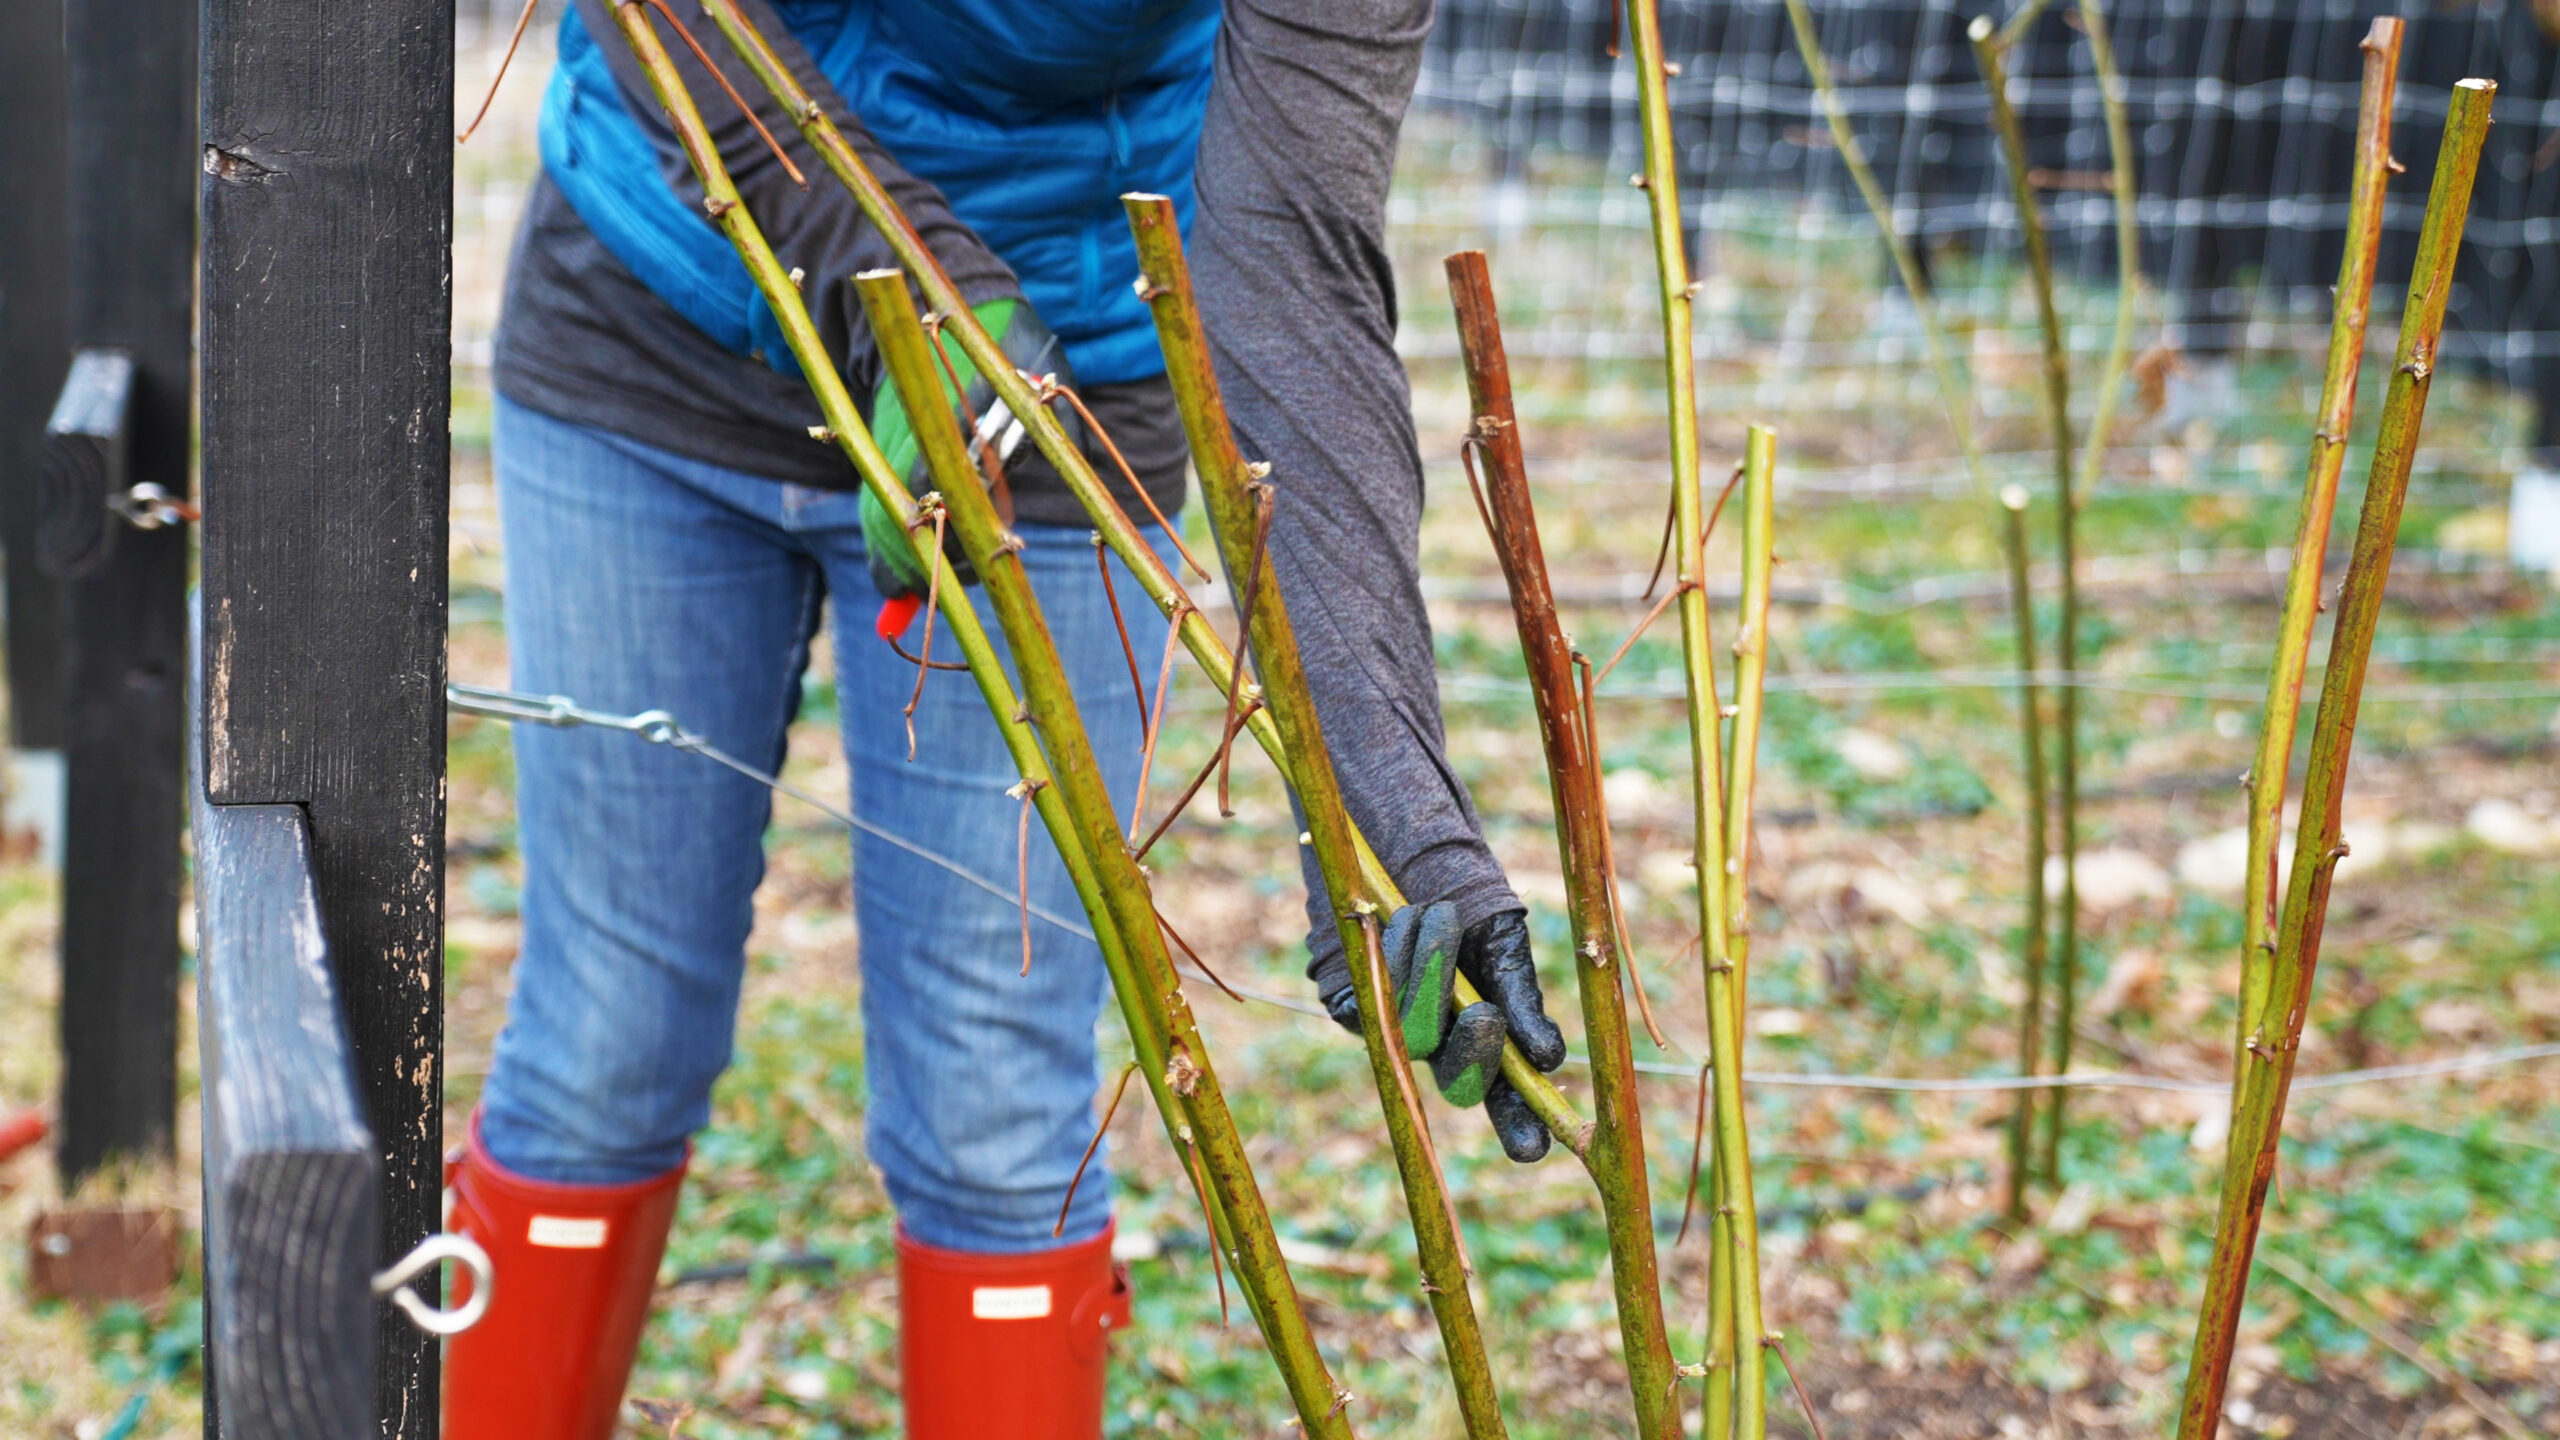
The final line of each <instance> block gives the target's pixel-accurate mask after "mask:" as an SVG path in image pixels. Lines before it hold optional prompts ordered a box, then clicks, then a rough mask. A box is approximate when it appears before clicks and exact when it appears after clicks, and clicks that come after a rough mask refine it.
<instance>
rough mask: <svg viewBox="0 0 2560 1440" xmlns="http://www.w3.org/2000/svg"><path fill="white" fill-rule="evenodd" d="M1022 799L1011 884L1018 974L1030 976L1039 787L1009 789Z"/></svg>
mask: <svg viewBox="0 0 2560 1440" xmlns="http://www.w3.org/2000/svg"><path fill="white" fill-rule="evenodd" d="M1013 788H1014V789H1015V790H1017V791H1019V792H1020V793H1021V796H1022V820H1021V823H1020V824H1019V825H1017V826H1016V827H1015V829H1014V837H1013V844H1014V884H1015V885H1017V886H1018V887H1020V888H1019V890H1018V891H1017V893H1018V894H1019V895H1020V896H1021V897H1022V973H1023V975H1024V976H1025V977H1026V978H1027V977H1029V975H1030V974H1031V810H1032V807H1033V806H1034V805H1035V804H1036V803H1037V802H1038V800H1039V795H1040V787H1039V786H1037V785H1035V784H1033V783H1031V782H1030V781H1028V780H1025V781H1023V782H1022V783H1021V784H1019V785H1016V786H1015V787H1013Z"/></svg>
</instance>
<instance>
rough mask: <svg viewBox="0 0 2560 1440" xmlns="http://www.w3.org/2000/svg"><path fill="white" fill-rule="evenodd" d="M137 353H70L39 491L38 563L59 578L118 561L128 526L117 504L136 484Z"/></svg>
mask: <svg viewBox="0 0 2560 1440" xmlns="http://www.w3.org/2000/svg"><path fill="white" fill-rule="evenodd" d="M132 438H133V357H132V356H131V355H129V354H126V353H125V352H124V351H122V350H106V349H93V350H83V351H81V352H79V353H78V354H76V355H74V356H72V357H71V369H70V372H69V373H68V374H66V375H65V376H64V377H63V381H62V393H61V394H60V395H59V396H57V397H55V399H54V402H53V418H52V419H50V420H48V421H46V422H45V427H44V464H43V466H42V469H41V471H40V473H39V475H38V476H37V481H36V488H37V490H38V492H39V494H40V496H41V503H40V505H39V508H38V510H37V514H36V530H35V548H34V552H33V556H34V560H35V565H36V568H37V569H38V570H40V571H42V572H43V573H44V574H46V575H48V576H51V577H52V578H54V579H56V580H78V579H81V578H83V577H85V576H88V575H92V574H95V573H96V572H97V571H98V570H99V569H100V568H101V567H102V566H104V565H105V564H106V563H107V562H108V561H110V560H112V559H114V558H115V553H116V540H117V538H118V537H119V535H120V534H121V533H122V532H123V531H124V530H126V529H127V528H129V527H127V526H126V525H125V523H124V522H123V521H122V520H121V519H118V518H117V516H116V512H115V511H114V509H112V508H111V503H112V501H113V500H114V498H115V497H116V496H118V495H120V494H122V493H123V492H124V491H125V490H126V489H127V488H129V487H130V486H131V485H132V483H133V482H132V481H131V480H130V479H128V478H127V475H128V473H129V472H130V471H131V469H132V466H133V457H132V455H131V453H130V452H131V441H132Z"/></svg>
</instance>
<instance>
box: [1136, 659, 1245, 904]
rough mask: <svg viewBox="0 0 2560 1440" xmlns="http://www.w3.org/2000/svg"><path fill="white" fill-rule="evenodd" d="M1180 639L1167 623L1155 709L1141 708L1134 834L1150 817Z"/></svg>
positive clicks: (1159, 662) (1157, 672)
mask: <svg viewBox="0 0 2560 1440" xmlns="http://www.w3.org/2000/svg"><path fill="white" fill-rule="evenodd" d="M1177 643H1178V639H1177V636H1176V634H1175V631H1174V627H1171V626H1168V627H1166V629H1165V635H1164V655H1163V658H1161V659H1159V660H1157V661H1156V704H1155V713H1154V714H1152V715H1150V714H1148V713H1147V711H1146V710H1145V709H1144V708H1143V707H1142V708H1141V709H1140V710H1139V711H1138V721H1139V723H1140V724H1141V725H1142V726H1144V727H1145V728H1144V735H1145V741H1144V743H1143V746H1142V748H1141V750H1140V751H1139V755H1138V798H1137V799H1135V800H1133V801H1131V802H1130V803H1129V833H1130V834H1132V835H1135V834H1137V833H1138V826H1139V825H1140V824H1142V823H1144V821H1145V819H1146V814H1147V780H1148V777H1149V776H1151V775H1153V774H1154V773H1155V768H1156V745H1157V743H1158V742H1160V741H1161V740H1163V738H1164V707H1165V697H1166V696H1168V695H1171V694H1172V693H1173V652H1174V648H1175V646H1176V644H1177ZM1136 658H1137V657H1136V656H1134V655H1133V656H1131V657H1130V659H1131V662H1132V664H1133V665H1134V663H1135V661H1136ZM1230 733H1232V732H1230ZM1183 798H1184V799H1186V800H1188V799H1189V798H1190V796H1189V795H1187V794H1186V795H1185V796H1184V797H1183ZM1181 808H1182V807H1181V806H1179V805H1177V806H1175V807H1174V810H1175V812H1176V813H1180V811H1181ZM1165 818H1166V819H1167V820H1168V821H1170V820H1171V819H1172V816H1170V815H1168V816H1166V817H1165ZM1159 833H1161V831H1159ZM1150 838H1152V837H1150ZM1140 853H1142V854H1143V853H1144V849H1143V847H1141V850H1140Z"/></svg>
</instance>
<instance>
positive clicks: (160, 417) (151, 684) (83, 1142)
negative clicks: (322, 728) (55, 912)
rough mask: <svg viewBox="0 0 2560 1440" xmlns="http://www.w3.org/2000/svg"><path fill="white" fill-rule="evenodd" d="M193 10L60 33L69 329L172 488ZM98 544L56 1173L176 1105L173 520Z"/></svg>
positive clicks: (81, 619) (67, 886) (187, 366)
mask: <svg viewBox="0 0 2560 1440" xmlns="http://www.w3.org/2000/svg"><path fill="white" fill-rule="evenodd" d="M193 16H194V10H193V7H192V6H191V5H189V4H187V3H186V0H70V3H69V4H67V5H66V6H65V8H64V12H63V32H62V33H63V75H64V84H65V94H66V100H67V110H66V118H65V122H64V133H65V136H66V138H67V141H68V145H69V150H68V172H67V178H66V183H65V191H66V206H65V210H64V215H65V217H66V218H67V220H68V223H69V239H70V251H69V259H68V266H67V274H68V286H67V290H68V297H69V316H70V340H71V343H72V345H73V346H74V347H76V348H103V349H113V350H119V351H122V352H124V353H125V354H126V355H128V356H130V357H131V359H132V363H133V382H132V388H131V392H130V396H129V399H128V402H127V406H128V408H127V410H126V438H125V446H124V455H125V465H124V471H125V473H124V479H125V481H126V482H127V483H130V484H143V483H149V484H156V485H158V486H160V487H161V488H162V489H164V490H166V491H167V492H169V493H170V494H172V495H184V494H186V493H187V466H188V450H189V436H190V432H191V429H192V425H191V417H190V413H189V404H188V397H189V391H190V388H191V382H192V379H193V369H194V366H193V358H194V351H193V329H194V316H193V313H192V307H193V299H194V293H193V292H194V275H193V264H192V261H193V259H194V255H195V215H194V207H193V205H192V204H191V203H190V201H191V196H192V194H193V190H194V186H193V183H192V179H191V171H192V168H193V161H194V148H195V147H194V143H193V137H194V133H195V105H194V95H195V87H194V76H195V28H194V25H193ZM119 523H120V522H119ZM112 548H113V553H112V554H111V555H109V556H108V557H107V558H106V559H105V560H104V562H103V563H101V564H99V565H98V566H97V567H96V568H94V569H92V570H89V571H88V572H87V573H85V574H84V575H83V576H82V578H80V579H78V580H76V581H72V582H69V583H67V584H66V585H65V586H64V587H63V589H62V600H63V613H64V617H65V621H66V629H65V637H66V638H65V642H64V651H63V662H64V669H63V676H64V689H65V702H64V715H63V718H64V737H63V738H64V744H63V764H64V772H65V778H66V790H65V798H66V801H67V804H68V807H69V812H68V817H67V819H66V822H65V826H64V831H63V852H62V911H63V918H62V967H63V994H62V1010H61V1031H62V1047H63V1080H62V1144H61V1148H60V1151H59V1152H58V1155H59V1160H60V1163H61V1166H62V1170H63V1174H64V1177H65V1178H66V1179H76V1178H78V1177H79V1176H81V1175H83V1174H85V1173H87V1172H88V1171H89V1170H91V1169H93V1168H95V1167H96V1166H97V1165H99V1164H100V1163H102V1162H104V1161H105V1160H106V1159H108V1158H109V1157H110V1156H114V1155H118V1154H139V1155H147V1156H154V1157H159V1156H167V1155H169V1154H171V1153H172V1150H171V1139H172V1132H173V1128H174V1125H175V1120H176V1111H177V1037H178V1028H177V1027H178V890H179V886H178V869H179V827H180V825H181V824H183V823H184V820H185V814H186V810H185V807H186V799H185V792H184V789H183V780H182V778H181V777H182V775H183V772H184V769H185V764H186V761H185V749H184V736H185V718H186V712H185V702H184V693H183V690H184V687H183V684H182V678H181V677H182V675H183V672H184V667H185V659H186V585H187V537H186V533H185V531H184V530H183V529H176V528H172V529H164V530H156V531H148V532H145V531H138V530H122V531H121V532H120V533H118V534H117V535H116V537H115V541H114V544H113V547H112Z"/></svg>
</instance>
